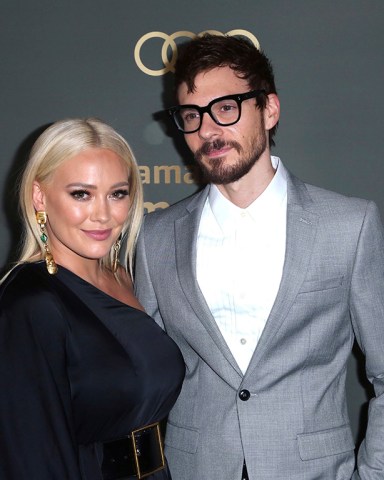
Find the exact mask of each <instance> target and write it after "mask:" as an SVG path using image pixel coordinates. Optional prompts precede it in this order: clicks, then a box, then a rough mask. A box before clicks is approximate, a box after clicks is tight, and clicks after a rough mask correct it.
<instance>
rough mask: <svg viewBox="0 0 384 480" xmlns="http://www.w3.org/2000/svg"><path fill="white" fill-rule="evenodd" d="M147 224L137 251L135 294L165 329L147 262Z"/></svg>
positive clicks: (142, 230) (141, 233)
mask: <svg viewBox="0 0 384 480" xmlns="http://www.w3.org/2000/svg"><path fill="white" fill-rule="evenodd" d="M145 226H146V224H145V222H144V223H143V226H142V229H141V232H140V235H139V239H138V242H137V249H136V262H135V277H134V288H135V294H136V296H137V298H138V299H139V301H140V303H141V304H142V305H143V307H144V309H145V311H146V312H147V314H148V315H149V316H151V317H152V318H153V319H154V320H155V321H156V323H157V324H158V325H160V327H161V328H163V329H164V323H163V319H162V318H161V314H160V311H159V305H158V301H157V297H156V293H155V291H154V288H153V285H152V281H151V275H150V272H149V267H148V261H147V252H146V248H147V244H146V238H145Z"/></svg>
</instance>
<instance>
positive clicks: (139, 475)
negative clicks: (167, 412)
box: [131, 422, 165, 479]
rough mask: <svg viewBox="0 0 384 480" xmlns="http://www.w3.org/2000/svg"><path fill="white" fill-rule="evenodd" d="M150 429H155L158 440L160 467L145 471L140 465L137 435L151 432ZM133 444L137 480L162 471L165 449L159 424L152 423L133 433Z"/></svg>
mask: <svg viewBox="0 0 384 480" xmlns="http://www.w3.org/2000/svg"><path fill="white" fill-rule="evenodd" d="M149 429H155V430H156V432H155V435H156V438H157V445H156V446H157V447H158V452H155V453H157V456H158V457H159V461H160V463H159V465H157V466H155V467H154V468H153V469H152V470H150V471H143V470H144V469H143V466H142V465H140V456H141V452H140V448H139V445H138V439H137V434H139V433H140V432H143V431H144V430H149ZM131 438H132V444H133V454H134V456H135V464H136V471H137V478H138V479H141V478H145V477H148V476H149V475H152V474H153V473H155V472H158V471H159V470H162V469H163V468H164V467H165V457H164V449H163V442H162V441H161V432H160V425H159V422H156V423H152V424H151V425H146V426H145V427H142V428H138V429H137V430H133V431H132V435H131Z"/></svg>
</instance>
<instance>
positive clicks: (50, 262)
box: [36, 211, 57, 275]
mask: <svg viewBox="0 0 384 480" xmlns="http://www.w3.org/2000/svg"><path fill="white" fill-rule="evenodd" d="M36 220H37V223H38V224H39V226H40V233H41V234H40V239H41V241H42V242H43V244H44V250H45V255H44V260H45V263H46V265H47V270H48V273H50V274H51V275H55V273H57V265H56V263H55V260H54V259H53V256H52V253H51V252H50V251H49V248H48V235H47V230H46V229H45V224H46V223H47V214H46V213H45V212H43V211H39V212H36Z"/></svg>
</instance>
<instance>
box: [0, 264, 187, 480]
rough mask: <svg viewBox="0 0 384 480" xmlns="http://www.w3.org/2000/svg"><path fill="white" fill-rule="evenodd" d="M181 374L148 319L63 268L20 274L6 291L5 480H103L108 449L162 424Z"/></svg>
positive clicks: (0, 415)
mask: <svg viewBox="0 0 384 480" xmlns="http://www.w3.org/2000/svg"><path fill="white" fill-rule="evenodd" d="M183 376H184V362H183V359H182V357H181V354H180V352H179V350H178V348H177V347H176V345H175V343H174V342H173V341H172V340H171V339H170V338H169V337H168V336H167V335H166V334H165V333H164V332H163V330H162V329H161V328H160V327H158V326H157V325H156V324H155V322H154V321H153V320H152V319H151V318H150V317H148V316H147V315H146V314H145V313H143V312H141V311H139V310H137V309H135V308H132V307H129V306H127V305H125V304H123V303H121V302H119V301H118V300H115V299H114V298H112V297H110V296H108V295H107V294H105V293H103V292H101V291H100V290H98V289H97V288H95V287H94V286H93V285H91V284H89V283H87V282H86V281H84V280H82V279H81V278H79V277H78V276H76V275H75V274H73V273H72V272H70V271H68V270H66V269H65V268H63V267H59V271H58V273H57V275H55V276H52V275H49V274H48V272H47V271H46V268H45V264H44V263H42V262H39V263H34V264H26V265H22V266H19V267H17V268H16V269H15V270H13V272H12V273H11V275H10V276H9V277H8V278H7V280H6V281H5V283H4V284H3V285H2V286H1V289H0V478H1V479H2V480H35V479H36V480H64V479H65V480H67V479H68V480H80V479H81V480H102V474H101V466H100V465H101V462H102V451H103V450H102V447H101V445H102V443H104V442H107V441H110V440H115V439H118V438H121V437H123V436H124V435H127V434H128V433H129V432H131V431H132V430H134V429H136V428H140V427H143V426H145V425H148V424H151V423H153V422H157V421H161V420H162V419H164V417H166V416H167V414H168V412H169V410H170V409H171V407H172V406H173V404H174V402H175V401H176V398H177V396H178V394H179V391H180V388H181V382H182V380H183ZM147 478H148V480H168V479H170V475H169V473H168V470H167V469H165V470H161V471H159V472H157V473H154V474H152V475H151V476H149V477H147Z"/></svg>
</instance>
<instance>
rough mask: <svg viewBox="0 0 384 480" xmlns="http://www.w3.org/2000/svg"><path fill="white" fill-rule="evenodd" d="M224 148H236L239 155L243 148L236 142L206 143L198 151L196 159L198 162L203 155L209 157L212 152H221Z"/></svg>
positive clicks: (215, 141) (218, 141) (216, 141)
mask: <svg viewBox="0 0 384 480" xmlns="http://www.w3.org/2000/svg"><path fill="white" fill-rule="evenodd" d="M224 147H232V148H234V149H235V150H236V151H237V153H241V151H242V148H241V145H240V144H239V143H237V142H234V141H228V142H226V141H224V140H221V139H219V140H214V141H213V142H204V143H203V145H202V146H201V147H200V148H199V149H198V150H196V152H195V158H196V160H200V159H201V157H202V156H203V155H209V154H210V153H211V152H214V151H215V150H221V149H222V148H224Z"/></svg>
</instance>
